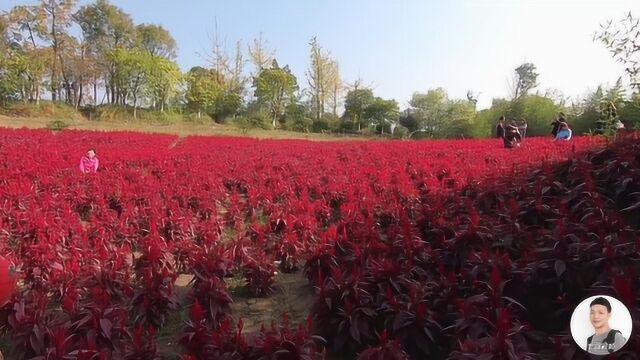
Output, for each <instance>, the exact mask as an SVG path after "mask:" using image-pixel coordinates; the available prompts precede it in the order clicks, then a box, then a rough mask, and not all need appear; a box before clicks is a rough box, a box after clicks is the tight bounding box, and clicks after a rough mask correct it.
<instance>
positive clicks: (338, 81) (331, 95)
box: [327, 60, 345, 116]
mask: <svg viewBox="0 0 640 360" xmlns="http://www.w3.org/2000/svg"><path fill="white" fill-rule="evenodd" d="M329 65H330V66H329V71H328V73H327V87H328V103H329V107H330V109H331V112H332V113H333V115H336V116H337V115H338V105H339V103H340V99H341V98H342V94H343V91H344V89H345V87H344V82H343V81H342V78H341V76H340V66H339V65H338V63H337V62H336V61H333V60H332V61H331V63H330V64H329Z"/></svg>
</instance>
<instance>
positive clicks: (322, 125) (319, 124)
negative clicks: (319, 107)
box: [311, 119, 330, 133]
mask: <svg viewBox="0 0 640 360" xmlns="http://www.w3.org/2000/svg"><path fill="white" fill-rule="evenodd" d="M329 129H330V126H329V123H328V122H327V121H326V120H324V119H320V120H315V121H314V122H313V125H311V131H313V132H314V133H319V132H323V131H326V130H329Z"/></svg>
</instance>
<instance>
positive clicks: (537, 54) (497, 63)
mask: <svg viewBox="0 0 640 360" xmlns="http://www.w3.org/2000/svg"><path fill="white" fill-rule="evenodd" d="M34 2H35V1H25V0H1V2H0V10H8V9H9V8H11V7H12V6H14V5H16V4H25V3H34ZM89 2H90V1H84V0H81V1H80V3H81V4H86V3H89ZM111 2H112V3H113V4H114V5H117V6H119V7H121V8H122V9H124V10H125V11H126V12H127V13H129V14H131V16H132V17H133V19H134V21H136V23H140V22H146V23H156V24H160V25H162V26H164V27H165V28H167V29H169V30H170V31H171V33H172V34H173V36H174V37H175V39H176V41H177V42H178V45H179V50H178V58H177V61H178V63H179V64H180V66H181V67H182V69H183V70H188V69H189V68H190V67H191V66H194V65H202V64H204V63H206V60H205V59H204V58H203V57H202V55H200V54H207V53H209V52H210V48H211V38H212V36H213V33H214V28H215V27H214V19H217V23H218V33H219V36H220V38H221V39H225V40H226V44H227V46H228V48H229V49H230V50H231V49H232V48H233V46H235V42H236V41H237V40H243V41H244V43H245V48H246V43H248V42H250V41H251V40H252V39H253V38H254V37H257V36H258V34H259V33H260V32H262V33H263V36H264V38H265V39H267V40H268V42H269V44H270V45H271V46H272V47H273V48H275V50H276V58H277V59H278V61H279V62H280V63H281V64H289V65H290V67H291V68H292V70H293V71H294V73H295V74H296V75H297V76H298V81H299V83H300V84H305V85H306V79H305V71H306V69H307V66H308V59H309V46H308V42H309V39H310V38H311V37H312V36H314V35H316V36H317V37H318V40H319V42H320V44H321V45H322V46H323V47H324V48H326V49H327V50H329V51H330V52H331V54H332V56H333V57H334V58H336V59H337V60H338V62H339V63H340V66H341V71H342V74H343V77H344V78H345V80H346V81H347V82H353V80H355V79H356V78H358V76H359V77H361V78H362V79H363V81H364V84H365V85H372V87H373V88H374V92H375V93H376V94H377V95H379V96H382V97H385V98H395V99H396V100H398V102H399V103H400V106H401V107H405V106H406V105H407V101H408V99H409V98H410V97H411V94H412V93H413V92H416V91H421V92H424V91H426V90H428V89H429V88H434V87H438V86H441V87H443V88H445V89H446V90H447V91H448V92H449V94H450V96H451V97H454V98H464V97H465V94H466V92H467V90H473V91H474V92H475V93H479V92H480V93H481V95H480V103H479V105H480V107H487V106H489V105H490V103H491V99H492V98H494V97H501V96H506V95H507V94H508V80H509V78H510V77H511V74H512V73H513V69H514V68H515V67H517V66H518V65H519V64H521V63H522V62H524V61H530V62H533V63H535V64H536V65H537V67H538V71H539V73H540V77H539V82H540V83H541V86H540V89H541V90H542V91H544V90H545V89H547V88H555V89H558V90H560V91H562V92H563V93H564V94H565V95H567V96H572V97H576V96H580V95H583V94H585V93H586V91H587V90H588V89H594V88H595V87H597V86H598V85H599V84H603V83H604V84H606V83H613V82H614V81H615V80H616V79H617V77H618V76H620V75H622V74H623V70H622V67H621V66H620V65H619V64H616V63H615V62H614V61H613V60H612V59H611V57H610V55H609V54H608V52H607V51H606V50H605V49H604V47H603V46H602V45H600V44H598V43H594V42H593V41H592V36H593V33H594V32H595V31H596V30H597V29H598V27H599V24H600V23H603V22H604V21H606V20H607V19H610V18H621V17H622V16H624V14H625V13H626V12H628V11H630V10H631V11H633V12H634V13H636V14H639V15H640V1H638V0H387V1H381V0H342V1H340V0H324V1H320V0H270V1H265V0H228V1H215V0H183V1H174V0H153V1H151V0H112V1H111Z"/></svg>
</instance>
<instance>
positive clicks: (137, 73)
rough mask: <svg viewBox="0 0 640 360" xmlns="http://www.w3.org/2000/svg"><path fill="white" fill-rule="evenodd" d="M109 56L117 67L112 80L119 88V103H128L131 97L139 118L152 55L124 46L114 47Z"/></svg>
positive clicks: (134, 110) (135, 113) (135, 115)
mask: <svg viewBox="0 0 640 360" xmlns="http://www.w3.org/2000/svg"><path fill="white" fill-rule="evenodd" d="M108 57H109V60H110V61H111V62H112V63H113V64H114V66H115V68H116V69H117V71H116V73H115V74H114V76H113V79H112V81H113V82H114V85H116V87H117V89H118V93H117V96H118V99H120V102H119V103H118V105H126V103H127V100H128V99H130V100H131V101H132V102H133V117H134V118H137V108H138V100H139V99H140V94H141V91H142V90H143V87H144V86H145V84H146V82H147V81H148V75H149V72H150V71H149V69H150V67H151V66H153V61H152V57H151V55H149V54H147V53H145V52H142V51H139V50H126V49H123V48H116V49H113V50H112V51H111V52H110V53H109V54H108Z"/></svg>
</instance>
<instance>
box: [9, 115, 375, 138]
mask: <svg viewBox="0 0 640 360" xmlns="http://www.w3.org/2000/svg"><path fill="white" fill-rule="evenodd" d="M53 120H54V119H52V118H46V117H32V118H19V117H7V116H4V115H0V127H9V128H22V127H27V128H45V127H47V124H48V123H49V122H51V121H53ZM65 122H67V123H68V124H69V125H70V126H69V128H70V129H78V130H94V131H96V130H97V131H121V130H129V131H139V132H152V133H168V134H176V135H179V136H187V135H219V136H225V135H226V136H248V137H254V138H270V139H309V140H364V139H366V138H363V137H350V136H339V135H325V134H316V133H309V134H305V133H299V132H293V131H284V130H263V129H250V130H248V131H247V133H246V134H243V133H242V131H241V130H240V129H238V128H236V127H234V126H232V125H218V124H214V125H203V124H188V123H177V124H170V125H153V124H148V123H143V122H121V121H88V120H85V119H82V120H66V119H65ZM371 139H373V138H369V140H371Z"/></svg>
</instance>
